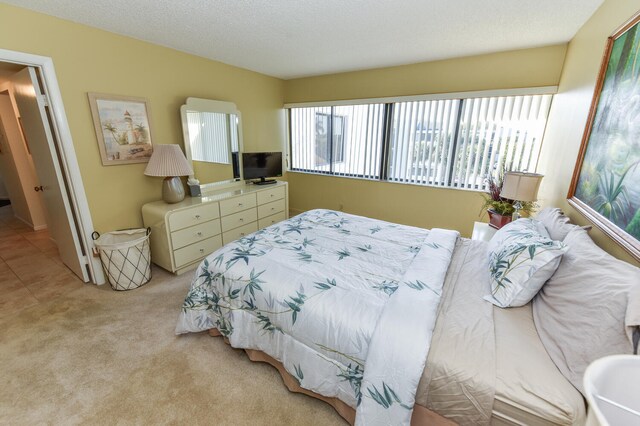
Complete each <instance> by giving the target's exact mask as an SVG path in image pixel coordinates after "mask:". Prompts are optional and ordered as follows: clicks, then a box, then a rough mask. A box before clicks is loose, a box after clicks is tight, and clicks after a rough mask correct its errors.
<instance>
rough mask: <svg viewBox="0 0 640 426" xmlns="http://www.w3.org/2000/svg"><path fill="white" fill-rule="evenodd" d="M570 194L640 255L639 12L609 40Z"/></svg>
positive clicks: (588, 215)
mask: <svg viewBox="0 0 640 426" xmlns="http://www.w3.org/2000/svg"><path fill="white" fill-rule="evenodd" d="M567 198H568V202H569V204H570V205H572V206H573V207H574V208H575V209H576V210H578V211H579V212H580V213H582V214H583V215H584V216H585V217H586V218H587V219H588V220H590V221H591V222H593V224H594V225H596V226H597V227H598V228H600V229H601V230H602V231H603V232H604V233H605V234H606V235H608V236H609V237H610V238H612V239H613V240H614V241H615V242H617V243H618V244H619V245H620V246H621V247H623V248H624V249H625V250H626V251H628V252H629V253H630V254H631V255H632V256H633V257H634V258H635V259H637V260H640V12H639V13H637V14H636V15H634V16H633V17H632V18H631V19H629V21H627V22H625V23H624V24H623V25H622V26H621V27H620V28H618V29H617V30H616V31H615V32H614V33H613V34H612V35H611V36H610V37H609V38H608V40H607V45H606V48H605V52H604V55H603V58H602V63H601V66H600V72H599V75H598V79H597V82H596V86H595V89H594V94H593V99H592V101H591V108H590V110H589V115H588V118H587V123H586V126H585V131H584V134H583V137H582V142H581V145H580V150H579V153H578V158H577V160H576V164H575V167H574V171H573V177H572V180H571V185H570V187H569V192H568V194H567Z"/></svg>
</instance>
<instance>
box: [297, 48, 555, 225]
mask: <svg viewBox="0 0 640 426" xmlns="http://www.w3.org/2000/svg"><path fill="white" fill-rule="evenodd" d="M565 51H566V46H565V45H560V46H550V47H544V48H537V49H526V50H517V51H511V52H504V53H496V54H489V55H480V56H473V57H467V58H458V59H451V60H444V61H437V62H427V63H421V64H415V65H406V66H399V67H391V68H383V69H376V70H369V71H359V72H350V73H343V74H335V75H329V76H321V77H310V78H303V79H297V80H289V81H287V82H286V83H285V102H308V101H321V100H336V99H358V98H375V97H385V96H402V95H419V94H430V93H446V92H464V91H475V90H488V89H507V88H517V87H532V86H554V85H557V84H558V82H559V80H560V73H561V70H562V64H563V61H564V55H565ZM287 180H288V181H289V185H290V186H289V194H290V198H291V200H290V205H291V209H292V210H294V211H302V210H309V209H312V208H317V207H323V208H331V209H340V208H341V206H342V208H343V210H344V211H346V212H349V213H356V214H364V215H367V216H370V217H375V218H379V219H383V220H389V221H394V222H399V223H404V224H408V225H414V226H421V227H427V228H432V227H443V228H453V229H457V230H459V231H460V232H461V233H462V234H463V235H464V236H470V235H471V231H472V229H473V222H474V221H476V220H480V218H479V216H478V213H479V212H480V207H481V206H482V203H483V198H482V196H481V195H480V194H479V193H478V192H474V191H460V190H451V189H442V188H433V187H425V186H416V185H405V184H396V183H388V182H371V181H365V180H357V179H346V178H335V177H328V176H320V175H308V174H302V173H287ZM485 219H486V215H485Z"/></svg>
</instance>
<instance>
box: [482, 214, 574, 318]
mask: <svg viewBox="0 0 640 426" xmlns="http://www.w3.org/2000/svg"><path fill="white" fill-rule="evenodd" d="M567 249H568V248H567V246H566V245H565V244H563V243H562V242H560V241H554V240H552V239H551V238H550V236H549V233H548V232H547V231H546V229H545V226H544V225H543V224H542V223H541V222H539V221H537V220H533V219H518V220H516V221H515V222H511V223H509V224H507V225H505V226H504V227H502V228H501V229H500V230H498V232H496V234H495V235H494V236H493V238H492V239H491V241H489V247H488V252H489V271H490V274H491V278H490V283H491V295H488V296H487V297H485V299H486V300H488V301H490V302H491V303H493V304H494V305H496V306H499V307H501V308H507V307H515V306H522V305H526V304H527V303H529V302H530V301H531V299H533V297H534V296H535V295H536V294H537V293H538V291H540V289H541V288H542V286H543V285H544V283H545V282H547V280H548V279H549V278H550V277H551V275H553V273H554V272H555V270H556V268H557V267H558V265H559V264H560V259H561V257H562V255H563V254H564V253H565V252H566V251H567Z"/></svg>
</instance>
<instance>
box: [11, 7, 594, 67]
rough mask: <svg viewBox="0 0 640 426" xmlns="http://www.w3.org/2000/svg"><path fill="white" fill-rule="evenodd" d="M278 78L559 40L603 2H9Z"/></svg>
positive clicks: (534, 44)
mask: <svg viewBox="0 0 640 426" xmlns="http://www.w3.org/2000/svg"><path fill="white" fill-rule="evenodd" d="M5 2H6V3H10V4H14V5H16V6H20V7H25V8H28V9H32V10H36V11H39V12H43V13H46V14H49V15H53V16H57V17H60V18H63V19H68V20H71V21H75V22H79V23H82V24H86V25H90V26H92V27H97V28H102V29H104V30H107V31H111V32H114V33H118V34H123V35H127V36H130V37H133V38H137V39H140V40H145V41H149V42H151V43H155V44H159V45H163V46H168V47H172V48H174V49H177V50H181V51H184V52H188V53H193V54H196V55H199V56H203V57H206V58H210V59H214V60H218V61H221V62H224V63H227V64H231V65H235V66H238V67H242V68H246V69H250V70H254V71H258V72H261V73H263V74H267V75H271V76H275V77H280V78H284V79H289V78H295V77H303V76H310V75H320V74H329V73H336V72H343V71H353V70H361V69H368V68H379V67H385V66H392V65H402V64H410V63H417V62H424V61H432V60H438V59H446V58H452V57H460V56H469V55H476V54H482V53H490V52H498V51H505V50H513V49H521V48H528V47H537V46H546V45H551V44H558V43H564V42H567V41H569V40H570V39H571V38H572V37H573V36H574V35H575V33H576V32H577V31H578V29H579V28H580V27H581V26H582V25H583V24H584V23H585V22H586V21H587V19H589V17H590V16H591V15H592V14H593V12H595V10H596V9H597V8H598V7H599V6H600V4H602V2H603V0H561V1H558V0H536V1H525V0H81V1H78V0H56V1H52V0H9V1H5Z"/></svg>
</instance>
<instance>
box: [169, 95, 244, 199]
mask: <svg viewBox="0 0 640 426" xmlns="http://www.w3.org/2000/svg"><path fill="white" fill-rule="evenodd" d="M187 111H201V112H217V113H221V114H235V115H236V116H237V117H238V168H239V172H240V177H238V178H233V179H228V180H221V181H218V182H211V183H205V184H200V190H201V192H206V191H212V190H216V189H222V188H224V187H228V186H236V185H238V184H243V183H244V181H243V176H242V152H243V149H244V148H243V141H242V115H241V114H240V111H239V110H238V108H237V107H236V104H234V103H233V102H225V101H216V100H213V99H202V98H192V97H189V98H187V100H186V102H185V104H184V105H182V106H181V107H180V117H181V119H182V137H183V139H184V153H185V155H186V157H187V160H188V161H189V163H191V167H192V168H193V159H192V157H191V140H190V139H189V124H188V121H187ZM189 178H195V179H197V177H196V176H194V175H190V176H189Z"/></svg>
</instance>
